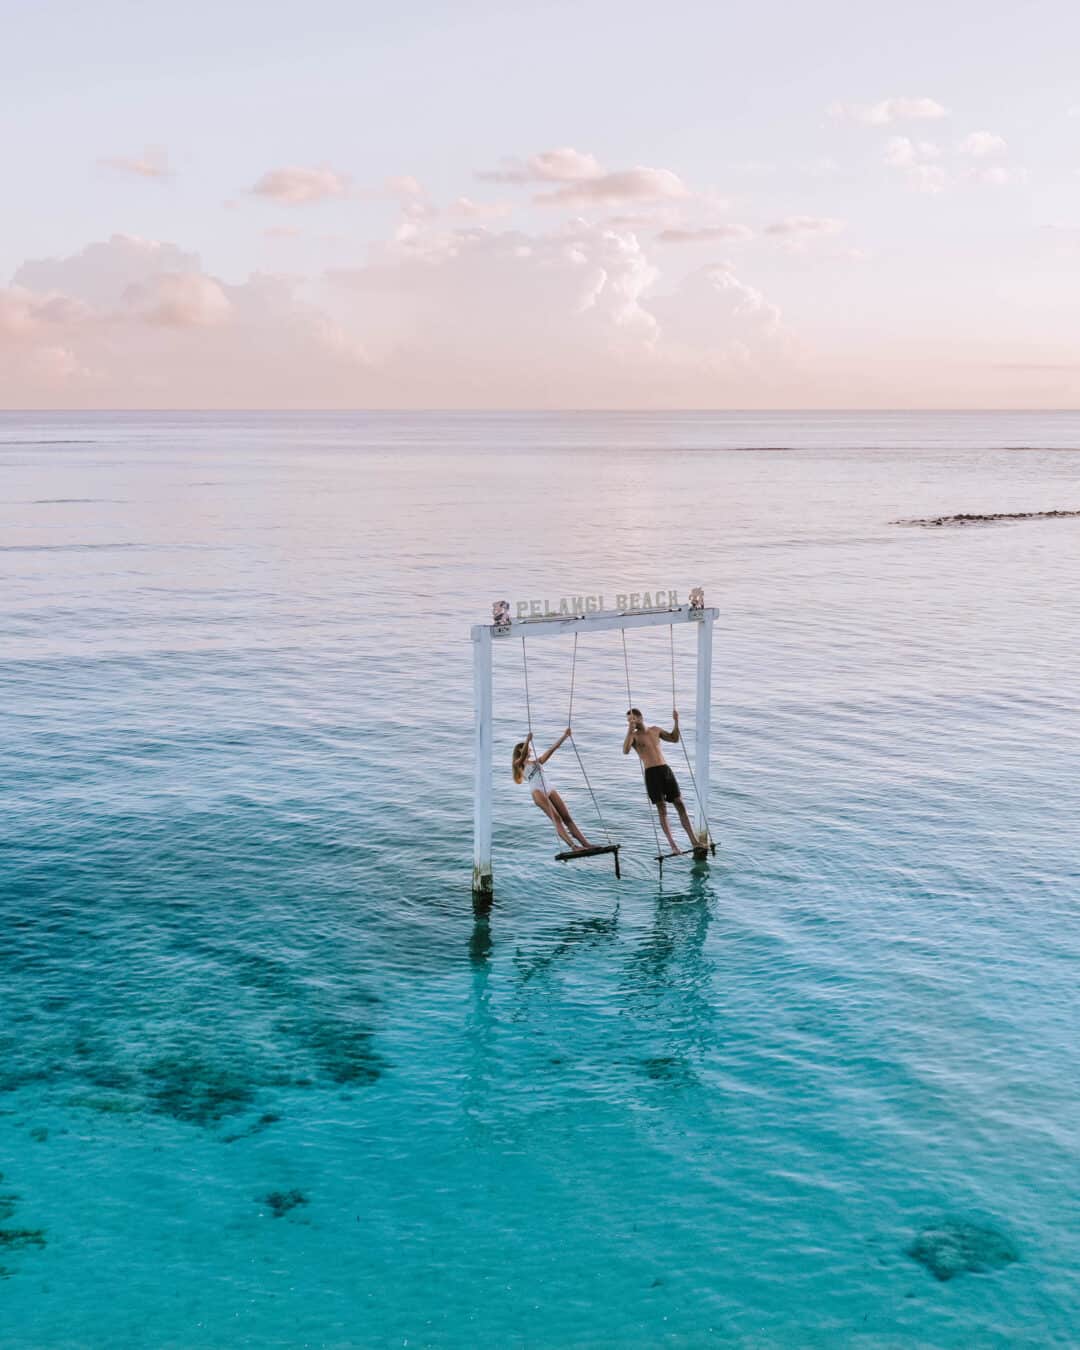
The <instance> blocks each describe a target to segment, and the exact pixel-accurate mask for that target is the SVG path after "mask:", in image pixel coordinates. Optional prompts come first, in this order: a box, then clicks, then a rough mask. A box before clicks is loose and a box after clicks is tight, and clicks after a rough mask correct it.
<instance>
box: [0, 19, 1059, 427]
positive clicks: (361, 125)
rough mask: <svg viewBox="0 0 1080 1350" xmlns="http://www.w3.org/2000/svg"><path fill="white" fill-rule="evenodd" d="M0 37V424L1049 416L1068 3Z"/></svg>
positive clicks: (152, 22) (87, 27) (227, 25)
mask: <svg viewBox="0 0 1080 1350" xmlns="http://www.w3.org/2000/svg"><path fill="white" fill-rule="evenodd" d="M5 10H6V12H5V13H4V14H3V18H4V26H3V31H4V34H5V38H4V49H3V53H2V56H0V62H2V67H3V81H2V84H0V119H2V120H0V124H2V126H3V128H4V134H3V137H2V139H0V185H2V190H3V215H2V222H3V226H2V230H0V407H4V408H390V407H407V408H467V407H475V408H664V407H667V408H679V407H687V408H760V407H776V408H802V407H805V408H811V407H835V408H842V407H868V408H875V407H877V408H917V407H1021V408H1025V407H1048V408H1054V407H1077V406H1080V60H1078V58H1077V52H1078V51H1080V9H1078V7H1077V5H1076V4H1075V0H1031V3H1026V4H1025V3H1018V2H1017V0H933V2H932V3H931V2H930V0H909V3H907V4H905V5H903V6H895V5H885V4H874V3H867V0H860V2H859V3H854V0H817V2H816V3H814V4H796V3H794V2H793V0H786V2H785V3H778V0H754V3H750V4H745V3H742V4H738V5H735V4H725V3H715V2H712V3H706V2H705V0H699V2H697V3H691V2H689V0H670V2H669V3H666V4H657V3H655V0H650V3H648V4H646V3H640V2H639V0H623V2H622V3H613V2H612V0H575V2H574V3H572V4H571V3H563V2H561V0H557V2H556V3H551V2H550V0H546V2H545V3H544V4H543V5H540V4H520V3H507V0H500V3H498V4H496V3H491V2H490V0H472V2H471V3H462V4H458V5H454V6H450V5H443V6H439V5H433V4H425V3H419V2H418V0H398V2H397V3H392V4H385V3H383V4H378V5H372V4H366V3H359V4H357V3H355V2H354V0H350V2H349V3H345V0H308V3H306V4H303V5H298V4H296V3H289V4H283V3H280V2H279V0H262V2H261V3H258V4H256V3H254V0H233V2H232V3H229V4H222V3H214V4H210V3H207V0H189V2H188V3H186V4H183V5H177V4H170V5H164V4H154V3H142V4H138V3H134V0H98V2H97V3H95V4H93V5H88V4H79V5H76V4H73V3H67V4H56V3H47V2H46V3H43V4H40V5H37V6H22V5H20V6H18V7H17V9H16V8H15V7H14V6H11V4H10V0H8V4H7V5H6V6H5Z"/></svg>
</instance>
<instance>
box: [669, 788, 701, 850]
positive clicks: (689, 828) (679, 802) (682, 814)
mask: <svg viewBox="0 0 1080 1350" xmlns="http://www.w3.org/2000/svg"><path fill="white" fill-rule="evenodd" d="M675 810H676V811H678V813H679V819H680V820H681V821H682V827H683V829H684V830H685V831H686V833H687V834H688V835H689V837H690V842H691V844H692V845H693V846H694V848H698V847H700V846H699V844H698V837H697V835H696V834H695V833H694V827H693V825H691V824H690V817H689V816H688V815H687V812H686V807H685V806H684V805H683V799H682V798H681V797H677V798H676V800H675Z"/></svg>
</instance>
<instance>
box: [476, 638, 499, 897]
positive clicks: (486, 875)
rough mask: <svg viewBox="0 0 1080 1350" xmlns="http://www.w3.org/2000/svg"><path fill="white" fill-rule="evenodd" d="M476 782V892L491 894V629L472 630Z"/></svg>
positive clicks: (492, 883) (477, 893)
mask: <svg viewBox="0 0 1080 1350" xmlns="http://www.w3.org/2000/svg"><path fill="white" fill-rule="evenodd" d="M472 640H473V717H474V724H475V738H476V770H475V772H476V784H475V792H474V794H473V795H474V807H473V882H472V888H473V894H474V895H490V894H491V892H492V889H493V886H494V882H493V880H492V875H491V629H490V628H488V627H477V628H474V629H473V630H472Z"/></svg>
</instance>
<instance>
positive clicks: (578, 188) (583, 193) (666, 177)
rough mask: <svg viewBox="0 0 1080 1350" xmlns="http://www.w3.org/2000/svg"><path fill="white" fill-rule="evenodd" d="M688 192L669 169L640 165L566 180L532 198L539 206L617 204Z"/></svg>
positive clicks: (663, 198) (667, 198)
mask: <svg viewBox="0 0 1080 1350" xmlns="http://www.w3.org/2000/svg"><path fill="white" fill-rule="evenodd" d="M689 195H690V194H689V192H688V191H687V188H686V185H685V184H684V183H683V181H682V179H681V178H680V177H679V176H678V174H675V173H672V172H671V170H670V169H649V168H645V167H640V168H635V169H622V170H619V171H617V172H615V173H604V174H601V175H600V176H599V177H597V178H585V179H581V180H580V181H575V182H569V183H566V184H564V185H563V186H562V187H560V188H557V189H556V190H555V191H554V192H541V193H539V194H537V196H535V197H534V198H533V201H534V202H536V203H537V204H538V205H541V206H571V207H590V206H620V205H623V204H625V203H629V202H660V201H671V200H675V199H678V198H682V197H688V196H689Z"/></svg>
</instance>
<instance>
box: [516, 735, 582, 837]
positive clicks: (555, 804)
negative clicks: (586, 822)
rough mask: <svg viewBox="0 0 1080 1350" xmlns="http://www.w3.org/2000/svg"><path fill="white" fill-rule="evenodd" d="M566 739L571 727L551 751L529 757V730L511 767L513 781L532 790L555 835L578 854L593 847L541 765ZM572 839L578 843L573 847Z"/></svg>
mask: <svg viewBox="0 0 1080 1350" xmlns="http://www.w3.org/2000/svg"><path fill="white" fill-rule="evenodd" d="M569 736H570V728H569V727H567V728H566V730H565V731H564V732H563V734H562V735H561V736H560V737H559V739H558V740H557V741H556V742H555V744H554V745H553V746H552V747H551V749H550V750H545V751H544V753H543V754H542V755H539V756H538V755H532V756H530V754H529V748H530V746H531V745H532V738H533V734H532V732H531V731H530V732H529V734H528V735H527V736H526V737H525V739H524V740H523V741H518V743H517V745H515V746H514V758H513V760H512V768H513V773H514V782H515V783H524V784H525V785H526V787H528V788H530V789H531V790H532V799H533V801H534V802H535V803H536V804H537V806H538V807H539V808H540V810H541V811H543V813H544V815H546V816H547V817H548V819H549V820H550V821H551V823H552V825H554V826H555V833H556V834H557V835H558V836H559V838H560V839H561V840H562V842H563V843H564V844H566V846H567V848H569V850H570V851H571V853H578V852H579V851H580V849H582V848H592V845H591V844H590V843H589V841H588V840H587V839H586V838H585V836H584V835H583V834H582V833H581V831H580V830H579V829H578V827H577V826H576V825H575V824H574V818H573V816H571V814H570V812H569V811H568V810H567V807H566V803H565V802H564V801H563V799H562V795H561V794H560V793H559V791H558V790H557V789H556V788H555V787H554V786H553V785H552V782H551V779H550V778H549V777H548V775H547V774H546V773H545V772H544V769H543V766H544V765H545V764H546V763H547V762H548V760H549V759H550V758H551V756H552V755H553V754H554V753H555V751H556V750H558V748H559V746H560V745H562V743H563V741H565V740H567V739H568V737H569ZM568 831H569V833H568ZM571 835H573V838H571V837H570V836H571ZM574 840H577V843H576V844H575V842H574Z"/></svg>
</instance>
